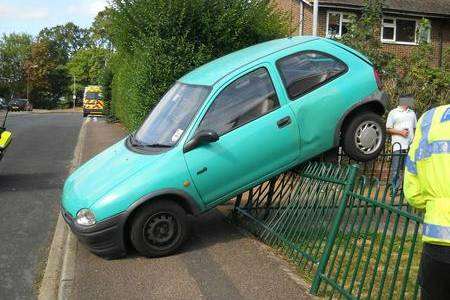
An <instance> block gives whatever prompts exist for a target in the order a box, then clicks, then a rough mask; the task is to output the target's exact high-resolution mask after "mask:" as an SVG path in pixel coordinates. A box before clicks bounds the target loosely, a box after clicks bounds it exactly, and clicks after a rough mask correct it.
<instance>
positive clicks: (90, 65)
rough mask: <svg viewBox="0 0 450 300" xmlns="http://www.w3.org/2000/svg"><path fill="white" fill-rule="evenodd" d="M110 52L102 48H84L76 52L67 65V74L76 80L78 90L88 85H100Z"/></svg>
mask: <svg viewBox="0 0 450 300" xmlns="http://www.w3.org/2000/svg"><path fill="white" fill-rule="evenodd" d="M109 56H110V51H109V50H107V49H104V48H99V47H95V48H86V49H82V50H79V51H78V52H76V53H75V54H74V55H73V57H72V58H71V59H70V61H69V63H68V64H67V68H68V70H69V74H70V75H71V76H72V77H75V78H76V81H77V83H78V84H79V85H78V89H81V88H83V87H84V86H86V85H89V84H95V85H97V84H100V82H101V81H102V78H103V73H104V70H105V65H106V63H107V61H108V57H109Z"/></svg>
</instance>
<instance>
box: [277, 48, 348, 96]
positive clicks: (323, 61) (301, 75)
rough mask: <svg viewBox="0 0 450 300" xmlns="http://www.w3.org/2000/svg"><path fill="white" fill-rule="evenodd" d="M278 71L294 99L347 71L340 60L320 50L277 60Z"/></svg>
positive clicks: (289, 94)
mask: <svg viewBox="0 0 450 300" xmlns="http://www.w3.org/2000/svg"><path fill="white" fill-rule="evenodd" d="M277 67H278V71H279V72H280V74H281V77H282V79H283V84H284V87H285V88H286V91H287V93H288V96H289V98H290V99H291V100H294V99H296V98H298V97H300V96H302V95H304V94H306V93H308V92H310V91H312V90H314V89H316V88H318V87H319V86H321V85H323V84H325V83H326V82H328V81H330V80H332V79H334V78H336V77H338V76H340V75H341V74H343V73H345V72H346V71H347V69H348V68H347V65H346V64H344V63H343V62H342V61H341V60H339V59H337V58H335V57H333V56H331V55H329V54H325V53H322V52H317V51H306V52H300V53H296V54H293V55H289V56H287V57H284V58H282V59H280V60H279V61H278V62H277Z"/></svg>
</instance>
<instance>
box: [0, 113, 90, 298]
mask: <svg viewBox="0 0 450 300" xmlns="http://www.w3.org/2000/svg"><path fill="white" fill-rule="evenodd" d="M81 123H82V116H81V114H80V113H45V114H33V113H24V114H11V115H9V116H8V120H7V127H8V129H9V130H11V131H12V132H13V142H12V144H11V146H10V148H9V149H8V152H7V153H6V154H5V157H4V158H3V160H2V161H0V240H1V242H0V299H32V298H34V297H35V295H36V292H37V291H36V289H37V287H36V282H37V281H38V280H39V275H40V274H41V272H42V270H41V269H42V268H44V267H45V264H43V262H45V256H46V255H47V252H48V249H47V248H48V246H49V243H50V241H51V237H52V234H53V231H54V226H55V223H56V220H57V217H58V201H59V197H60V192H61V189H62V186H63V184H64V180H65V178H66V176H67V173H68V168H69V166H70V163H71V160H72V158H73V151H74V148H75V145H76V142H77V138H78V133H79V130H80V126H81Z"/></svg>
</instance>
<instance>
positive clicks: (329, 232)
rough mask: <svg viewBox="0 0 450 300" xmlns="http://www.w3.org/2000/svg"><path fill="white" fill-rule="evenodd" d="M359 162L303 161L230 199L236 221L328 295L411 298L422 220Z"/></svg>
mask: <svg viewBox="0 0 450 300" xmlns="http://www.w3.org/2000/svg"><path fill="white" fill-rule="evenodd" d="M360 172H361V169H360V167H359V166H358V165H343V164H342V165H339V164H326V163H320V162H314V163H308V164H306V165H305V166H303V167H302V168H300V169H299V170H296V171H291V172H287V173H283V174H281V175H279V176H277V177H276V178H273V179H272V180H270V181H268V182H265V183H263V184H261V185H259V186H257V187H255V188H253V189H251V190H249V191H247V192H246V193H244V194H242V195H240V196H239V197H238V198H237V199H236V202H235V212H236V217H237V220H239V221H240V222H241V223H242V224H243V225H244V226H245V227H247V228H248V229H249V230H250V231H251V232H252V233H254V234H255V235H256V236H257V237H258V238H260V239H261V240H262V241H263V242H265V243H267V244H269V245H271V246H272V247H274V248H275V249H276V250H277V251H280V252H281V253H282V254H283V255H284V256H286V257H287V258H288V259H290V260H291V261H292V262H293V263H295V265H297V267H298V269H299V271H300V273H301V274H302V275H303V276H304V277H305V278H306V279H308V280H310V282H311V293H312V294H314V295H319V296H323V297H327V298H335V297H340V296H344V297H345V298H348V299H360V298H363V299H373V298H376V299H385V298H387V299H404V298H407V299H416V298H417V295H418V285H417V272H418V264H419V258H420V252H421V242H420V241H419V228H420V226H421V224H422V218H421V216H420V215H419V214H417V213H416V212H414V211H412V210H411V208H410V207H409V206H407V205H406V203H405V201H404V198H403V195H402V193H395V192H394V193H393V192H392V191H391V189H389V188H386V187H388V186H389V185H388V184H385V183H383V182H380V180H378V179H377V178H369V177H367V176H362V175H360Z"/></svg>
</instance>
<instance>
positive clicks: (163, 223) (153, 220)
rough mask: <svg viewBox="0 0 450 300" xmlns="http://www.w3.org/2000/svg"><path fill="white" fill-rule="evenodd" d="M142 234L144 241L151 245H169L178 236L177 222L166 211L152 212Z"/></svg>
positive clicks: (157, 246) (158, 246)
mask: <svg viewBox="0 0 450 300" xmlns="http://www.w3.org/2000/svg"><path fill="white" fill-rule="evenodd" d="M143 234H144V238H145V240H146V242H147V243H148V244H150V245H151V246H153V247H156V248H166V247H170V246H171V245H172V244H173V243H174V241H175V240H176V238H177V236H178V222H177V221H176V219H175V217H174V216H173V215H172V214H170V213H168V212H162V213H157V214H154V215H152V216H151V217H150V218H149V219H148V220H147V222H146V223H145V225H144V228H143Z"/></svg>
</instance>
